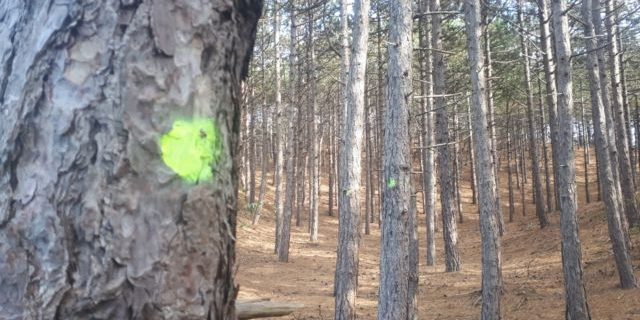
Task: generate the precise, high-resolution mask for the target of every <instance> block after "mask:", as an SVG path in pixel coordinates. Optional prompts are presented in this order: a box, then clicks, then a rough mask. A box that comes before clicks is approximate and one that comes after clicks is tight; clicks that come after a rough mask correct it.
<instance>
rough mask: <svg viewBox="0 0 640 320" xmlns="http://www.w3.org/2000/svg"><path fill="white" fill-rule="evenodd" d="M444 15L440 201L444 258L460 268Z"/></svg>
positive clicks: (439, 59)
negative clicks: (446, 71) (447, 91)
mask: <svg viewBox="0 0 640 320" xmlns="http://www.w3.org/2000/svg"><path fill="white" fill-rule="evenodd" d="M431 11H435V12H438V11H440V0H431ZM441 23H442V17H441V16H440V14H435V15H433V16H432V18H431V32H432V34H431V37H432V38H431V47H432V48H433V68H434V70H433V83H434V91H433V92H434V96H435V109H436V117H435V118H436V119H435V122H436V124H435V129H436V144H437V145H438V157H437V158H438V175H439V177H440V203H441V207H442V229H443V232H442V234H443V238H444V260H445V266H446V268H445V269H446V271H447V272H453V271H458V270H460V255H459V254H458V227H457V223H456V217H457V215H458V213H457V206H456V203H455V200H456V197H455V191H454V189H453V187H454V185H453V161H452V159H451V158H452V154H451V153H452V150H451V149H452V148H451V145H450V141H449V140H450V134H449V127H448V119H449V117H448V115H447V109H446V105H445V99H444V95H445V72H444V71H445V65H444V56H443V54H442V40H441V39H440V34H441Z"/></svg>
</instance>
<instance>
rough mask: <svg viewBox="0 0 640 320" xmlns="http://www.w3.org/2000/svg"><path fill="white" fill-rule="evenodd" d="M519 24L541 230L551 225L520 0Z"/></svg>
mask: <svg viewBox="0 0 640 320" xmlns="http://www.w3.org/2000/svg"><path fill="white" fill-rule="evenodd" d="M518 24H519V25H520V28H519V29H520V47H521V50H522V56H523V59H524V66H523V68H524V87H525V92H526V95H527V120H528V121H527V122H528V126H527V127H528V129H529V155H530V156H531V177H532V178H533V185H534V199H535V205H536V216H537V217H538V223H539V224H540V228H544V227H546V226H547V225H548V224H549V220H548V219H547V212H546V210H545V202H544V193H542V181H541V179H540V156H539V154H538V147H537V146H536V137H535V118H534V115H533V90H532V89H531V67H530V63H529V48H528V46H527V40H526V39H525V32H526V29H525V26H524V18H523V0H518Z"/></svg>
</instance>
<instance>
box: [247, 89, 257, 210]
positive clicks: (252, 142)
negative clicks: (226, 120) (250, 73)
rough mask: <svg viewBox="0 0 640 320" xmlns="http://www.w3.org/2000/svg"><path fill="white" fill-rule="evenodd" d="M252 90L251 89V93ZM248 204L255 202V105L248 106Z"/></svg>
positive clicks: (252, 103)
mask: <svg viewBox="0 0 640 320" xmlns="http://www.w3.org/2000/svg"><path fill="white" fill-rule="evenodd" d="M253 91H254V90H253V89H252V92H253ZM248 110H249V204H250V205H254V204H255V202H256V167H257V165H256V129H255V127H256V103H255V102H254V101H252V102H251V104H250V105H249V108H248Z"/></svg>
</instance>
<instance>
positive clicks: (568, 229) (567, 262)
mask: <svg viewBox="0 0 640 320" xmlns="http://www.w3.org/2000/svg"><path fill="white" fill-rule="evenodd" d="M551 12H552V15H553V29H554V32H555V52H556V61H557V71H558V75H557V79H556V81H557V85H558V131H557V132H556V134H557V135H558V137H557V139H558V140H557V141H558V152H557V156H558V157H557V160H558V162H557V163H556V167H557V170H558V181H557V185H558V190H559V195H560V232H561V240H562V270H563V273H564V288H565V297H566V312H565V318H566V319H572V320H583V319H584V320H586V319H591V316H590V315H589V307H588V305H587V293H586V291H585V286H584V281H583V279H582V274H583V273H582V249H581V245H580V238H579V236H578V217H577V215H576V207H577V201H576V164H575V158H574V152H573V92H572V75H571V74H572V71H571V61H570V57H571V43H570V41H569V25H568V21H567V20H568V19H567V12H566V4H565V2H564V1H562V0H553V1H552V9H551Z"/></svg>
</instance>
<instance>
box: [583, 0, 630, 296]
mask: <svg viewBox="0 0 640 320" xmlns="http://www.w3.org/2000/svg"><path fill="white" fill-rule="evenodd" d="M594 1H599V0H583V1H582V19H583V21H584V29H585V30H584V33H585V44H586V46H585V47H586V49H587V67H586V68H585V69H586V72H587V75H588V78H589V89H590V90H589V91H590V94H591V108H592V113H593V127H594V137H595V142H596V152H597V153H598V154H599V155H600V158H599V161H598V166H599V167H598V171H599V174H600V177H601V179H602V180H603V184H602V198H603V199H604V204H605V210H606V214H607V224H608V229H609V238H610V239H611V244H612V247H613V253H614V258H615V261H616V266H617V269H618V275H619V277H620V285H621V287H622V288H634V287H635V286H636V279H635V277H634V275H633V266H632V265H631V256H630V254H629V248H628V246H627V241H626V236H625V231H624V229H623V224H622V219H624V217H623V216H622V215H621V214H620V213H621V212H623V209H622V199H621V197H620V194H619V193H618V192H617V190H616V185H617V184H618V183H619V182H618V181H616V180H614V177H613V172H612V167H611V161H610V158H609V157H610V155H609V152H608V151H607V149H608V148H615V146H614V145H612V143H611V142H609V141H608V140H607V135H606V132H605V129H606V122H605V121H604V119H603V114H604V105H603V104H602V97H601V95H600V93H601V90H600V86H601V85H604V84H603V83H600V78H599V76H598V69H599V68H598V57H597V53H596V51H595V49H596V48H597V41H596V38H595V37H594V35H595V32H594V30H593V20H592V19H593V14H592V13H593V5H592V4H593V2H594ZM583 114H584V108H583ZM583 118H584V117H583Z"/></svg>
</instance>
